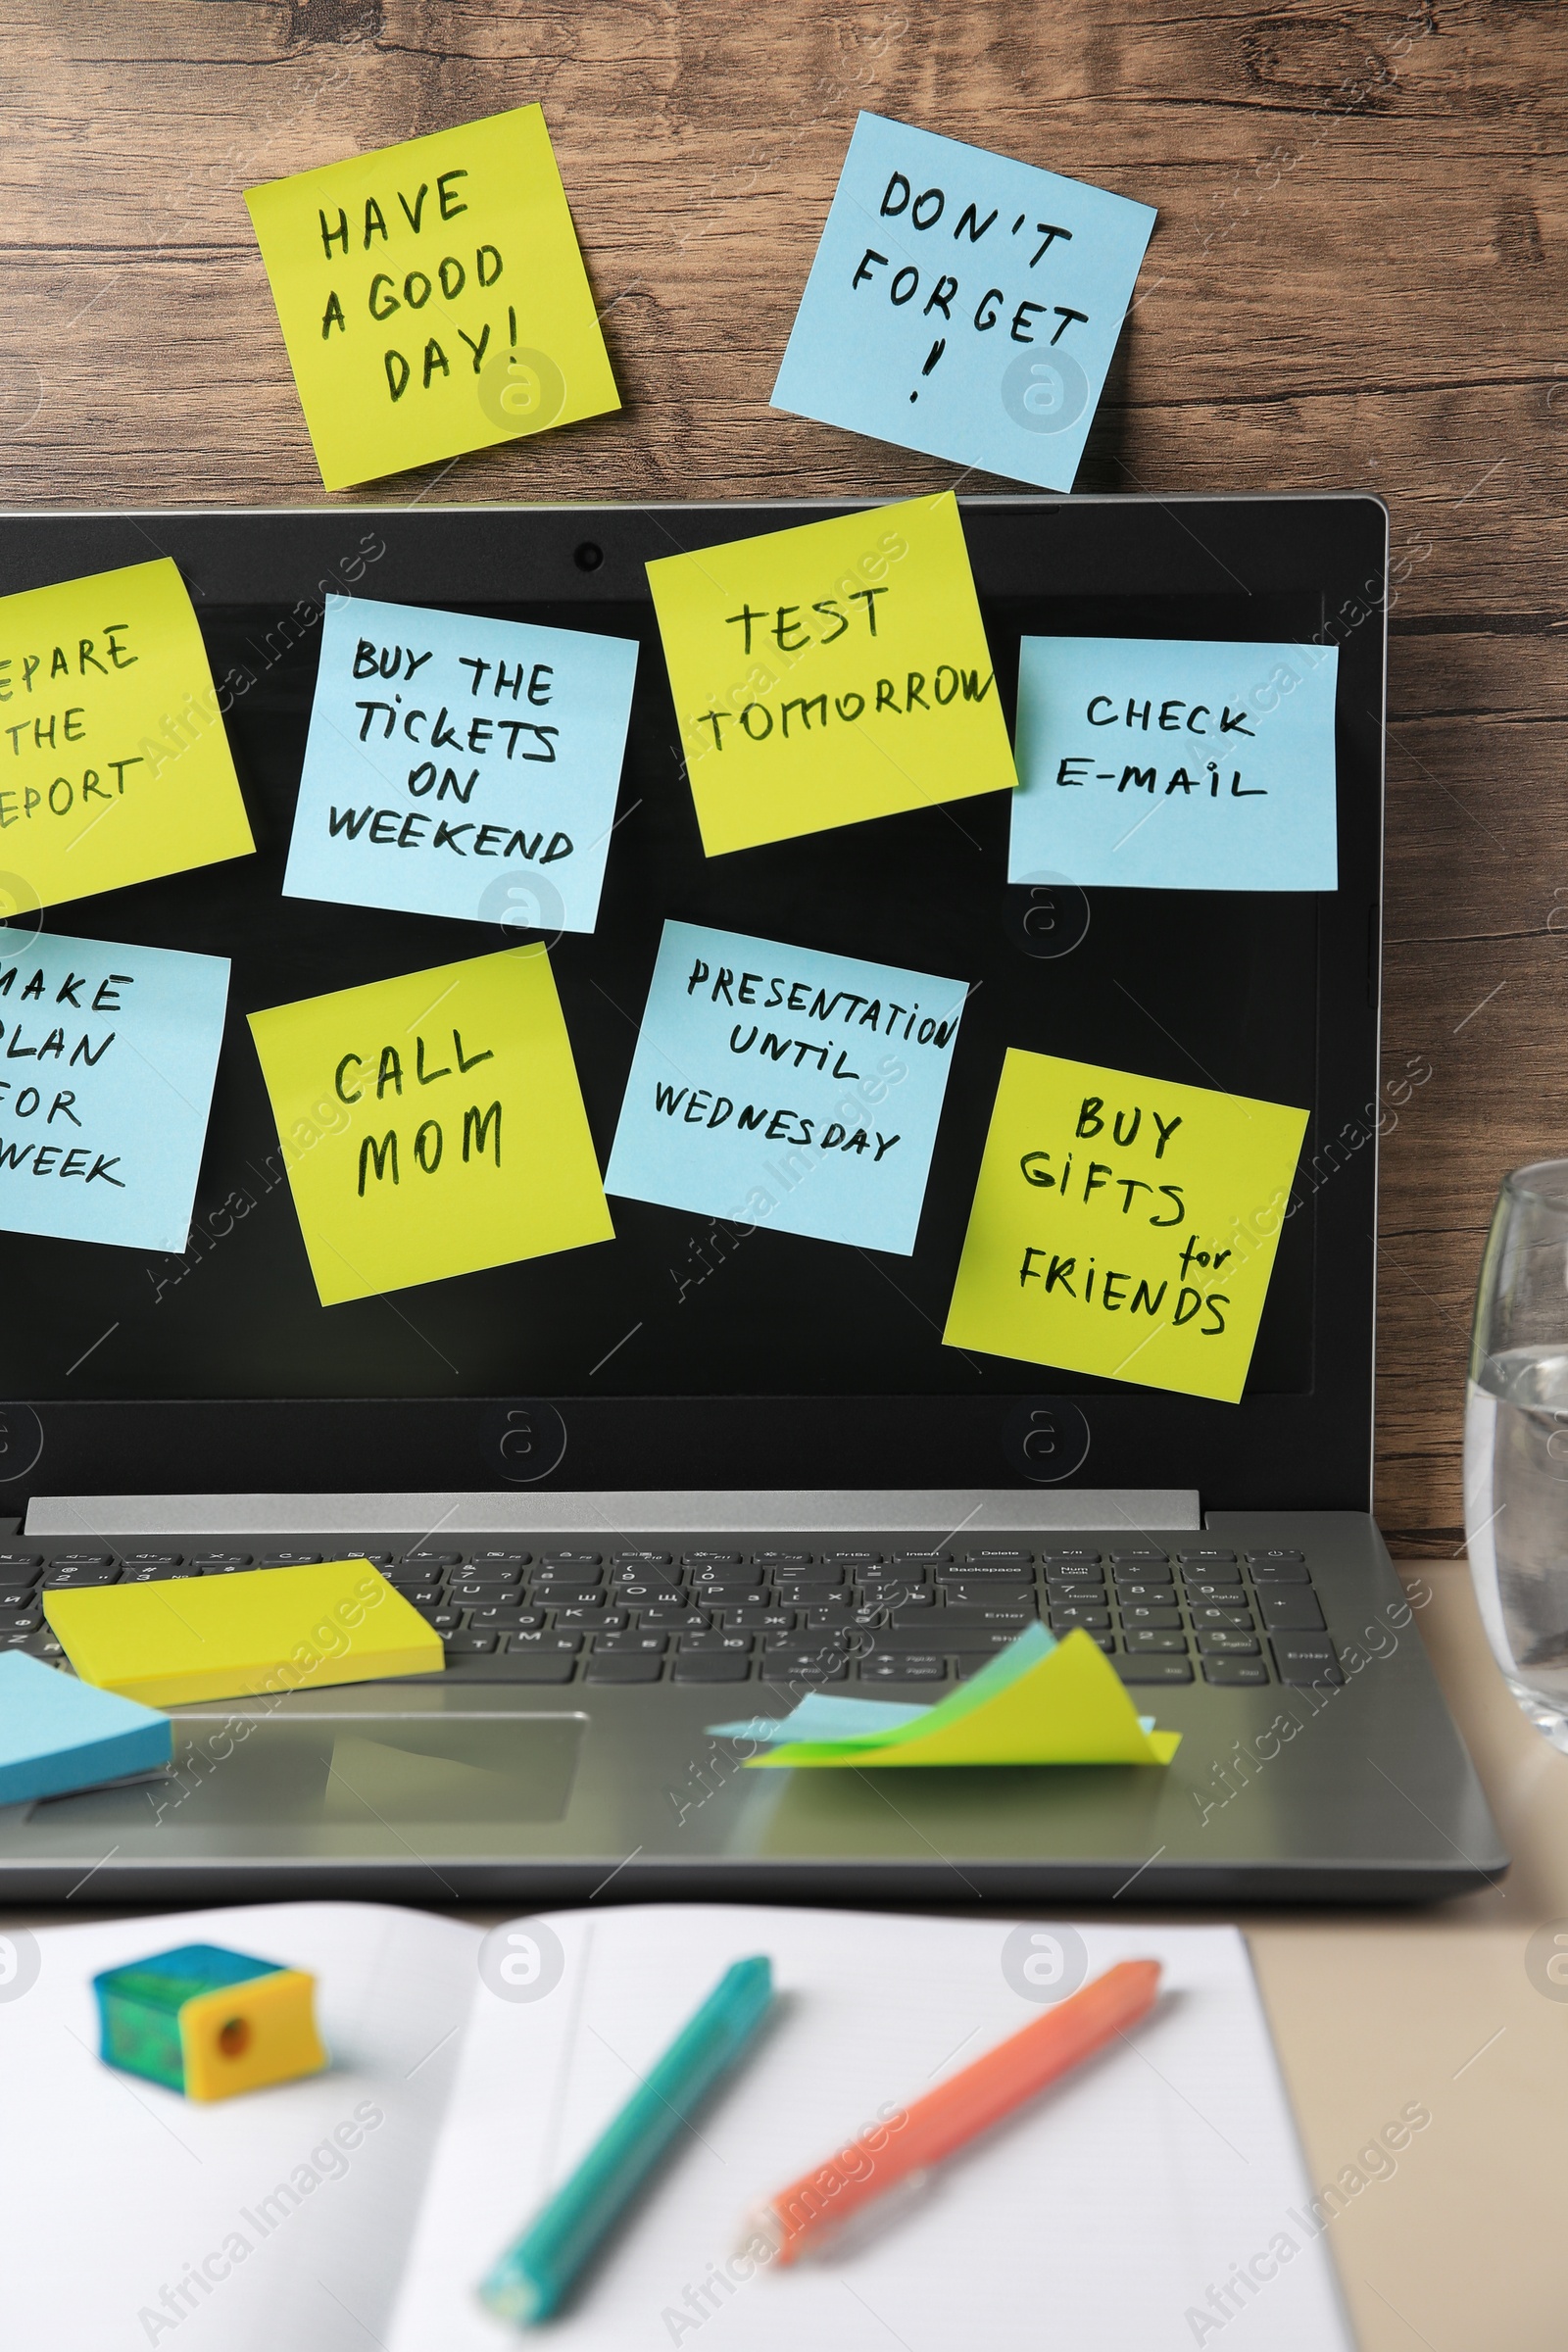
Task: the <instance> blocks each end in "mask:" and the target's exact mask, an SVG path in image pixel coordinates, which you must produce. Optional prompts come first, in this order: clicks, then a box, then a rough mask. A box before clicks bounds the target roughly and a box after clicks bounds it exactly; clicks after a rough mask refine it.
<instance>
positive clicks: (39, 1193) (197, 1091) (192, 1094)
mask: <svg viewBox="0 0 1568 2352" xmlns="http://www.w3.org/2000/svg"><path fill="white" fill-rule="evenodd" d="M227 1001H228V958H227V956H192V955H189V954H187V953H186V952H185V951H184V950H183V949H177V948H128V947H126V946H124V945H123V942H118V941H116V942H110V941H106V940H98V939H64V938H60V937H56V936H53V935H51V934H50V933H48V932H42V933H36V932H23V931H15V930H4V929H0V1039H3V1042H0V1229H4V1230H5V1231H8V1232H11V1233H37V1234H49V1235H53V1236H55V1237H56V1238H58V1239H59V1240H62V1241H71V1242H118V1243H119V1244H121V1245H122V1246H123V1248H126V1249H135V1250H176V1251H178V1250H183V1249H184V1247H185V1244H186V1242H187V1241H188V1240H189V1239H190V1218H191V1208H192V1205H193V1203H194V1201H195V1198H196V1179H197V1177H198V1175H199V1174H200V1172H201V1161H202V1147H203V1145H204V1144H205V1142H206V1140H207V1115H208V1112H209V1110H210V1108H211V1106H212V1100H213V1080H214V1077H215V1075H216V1073H217V1069H218V1054H219V1048H220V1047H221V1044H222V1039H223V1012H224V1007H225V1005H226V1004H227Z"/></svg>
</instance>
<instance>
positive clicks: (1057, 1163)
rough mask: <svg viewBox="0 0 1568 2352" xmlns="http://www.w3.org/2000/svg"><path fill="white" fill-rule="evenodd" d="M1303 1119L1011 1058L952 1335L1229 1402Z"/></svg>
mask: <svg viewBox="0 0 1568 2352" xmlns="http://www.w3.org/2000/svg"><path fill="white" fill-rule="evenodd" d="M1306 1118H1307V1114H1306V1112H1305V1111H1304V1110H1298V1109H1295V1108H1293V1107H1292V1106H1291V1105H1289V1104H1287V1103H1263V1102H1257V1101H1254V1100H1252V1099H1251V1098H1250V1097H1248V1096H1245V1095H1227V1094H1220V1093H1218V1092H1215V1091H1212V1090H1211V1089H1209V1088H1207V1087H1197V1086H1175V1085H1171V1084H1168V1083H1167V1082H1166V1081H1165V1080H1163V1079H1155V1078H1150V1077H1147V1076H1142V1075H1139V1074H1138V1073H1135V1072H1132V1071H1128V1070H1111V1069H1102V1068H1100V1067H1099V1066H1098V1065H1097V1064H1095V1063H1093V1062H1086V1061H1064V1060H1060V1059H1058V1058H1057V1057H1056V1056H1055V1055H1054V1054H1026V1053H1022V1052H1019V1051H1018V1050H1017V1049H1012V1050H1010V1051H1009V1052H1008V1054H1007V1055H1006V1058H1005V1063H1004V1065H1003V1073H1002V1083H1001V1085H1000V1086H999V1088H998V1090H997V1099H996V1103H995V1106H994V1108H993V1110H992V1113H991V1124H990V1130H989V1132H988V1134H987V1136H986V1144H985V1153H984V1157H983V1158H982V1160H981V1164H980V1179H979V1182H978V1184H977V1185H976V1187H975V1196H974V1204H973V1206H972V1208H971V1209H970V1212H969V1225H968V1231H967V1232H966V1234H965V1236H964V1243H963V1254H962V1257H961V1259H960V1261H959V1265H958V1276H957V1281H956V1285H955V1287H954V1292H953V1300H952V1303H951V1305H950V1307H949V1309H948V1321H947V1329H946V1330H945V1332H944V1333H943V1338H944V1340H945V1341H946V1342H947V1344H948V1345H949V1346H950V1347H954V1348H971V1349H974V1350H977V1351H979V1352H981V1353H984V1354H988V1355H1001V1356H1011V1357H1014V1358H1016V1359H1018V1360H1020V1361H1022V1362H1025V1363H1032V1364H1052V1365H1054V1366H1057V1367H1059V1368H1060V1369H1062V1370H1064V1371H1070V1372H1092V1373H1098V1374H1101V1375H1103V1376H1104V1377H1105V1378H1107V1379H1111V1380H1128V1381H1134V1382H1136V1383H1137V1384H1138V1385H1139V1386H1140V1387H1142V1388H1152V1389H1172V1390H1176V1391H1178V1392H1179V1393H1180V1394H1182V1395H1184V1396H1190V1397H1219V1398H1222V1399H1224V1400H1225V1401H1227V1402H1230V1403H1235V1402H1236V1401H1237V1400H1238V1399H1239V1398H1240V1397H1241V1394H1242V1389H1243V1386H1244V1384H1245V1382H1246V1379H1247V1368H1248V1365H1249V1363H1250V1361H1251V1355H1252V1346H1253V1342H1254V1341H1255V1339H1256V1337H1257V1326H1258V1321H1259V1318H1260V1316H1261V1315H1262V1312H1263V1301H1264V1299H1265V1298H1266V1297H1267V1294H1268V1284H1269V1276H1270V1274H1271V1273H1272V1271H1273V1266H1274V1253H1275V1250H1276V1248H1277V1246H1278V1242H1279V1235H1280V1229H1281V1226H1282V1225H1283V1223H1284V1219H1285V1216H1286V1213H1287V1209H1288V1205H1289V1201H1290V1191H1291V1183H1292V1179H1293V1178H1294V1176H1295V1173H1296V1163H1297V1160H1298V1157H1299V1153H1300V1149H1301V1138H1302V1136H1303V1135H1304V1134H1305V1132H1306Z"/></svg>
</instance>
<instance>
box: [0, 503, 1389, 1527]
mask: <svg viewBox="0 0 1568 2352" xmlns="http://www.w3.org/2000/svg"><path fill="white" fill-rule="evenodd" d="M879 503H884V502H874V501H867V500H842V501H821V502H789V503H779V504H774V505H762V504H759V505H748V506H737V505H704V506H662V507H642V508H630V507H603V506H582V507H488V506H466V507H445V508H437V509H423V508H413V509H410V508H384V507H376V506H369V505H358V504H344V505H341V506H337V507H330V508H317V509H271V510H244V509H231V510H221V511H216V512H194V511H192V512H186V511H175V512H148V513H140V514H120V515H106V514H90V513H75V514H39V515H11V516H9V517H8V518H7V524H6V529H5V532H4V535H3V538H0V594H10V593H12V592H14V591H17V590H20V589H24V588H30V587H38V586H44V585H47V584H50V583H52V582H55V581H60V580H69V579H72V578H75V577H78V576H81V575H83V574H85V573H88V572H93V571H101V570H107V569H110V568H113V567H115V566H118V565H121V564H134V563H140V562H144V561H146V560H147V559H148V558H149V557H151V556H154V555H165V556H169V557H172V559H173V561H174V562H175V563H176V564H178V566H179V568H180V571H181V573H182V575H183V576H184V578H185V581H186V583H187V586H188V587H189V589H190V592H191V595H192V598H193V601H194V603H195V606H196V610H197V613H198V614H199V613H200V612H201V609H202V607H203V605H204V604H207V603H211V604H224V603H240V602H243V603H246V604H252V605H254V604H257V603H275V604H277V605H278V606H279V607H280V608H289V607H293V606H294V605H296V604H297V603H300V602H302V601H312V602H317V603H319V600H320V597H321V596H322V594H323V593H324V592H325V591H326V590H328V589H331V590H334V591H337V592H341V591H343V590H345V589H350V590H351V588H352V580H351V578H347V577H345V569H344V567H345V565H346V564H351V563H352V559H353V557H354V555H355V553H356V552H357V551H359V550H360V549H361V545H362V541H363V540H364V538H365V535H366V534H373V535H374V536H375V538H376V539H377V540H379V541H380V542H381V543H382V552H380V553H379V554H378V556H377V558H376V561H375V567H374V594H375V595H376V596H377V597H379V598H384V599H386V600H387V601H389V602H395V601H397V600H399V599H400V598H402V599H406V600H408V601H411V602H416V601H417V602H419V603H426V604H429V603H440V602H441V601H443V600H446V599H450V600H453V601H456V602H460V601H462V600H464V599H471V598H473V597H474V596H476V595H481V594H482V595H483V596H484V597H485V598H486V599H495V600H498V601H506V600H509V599H515V600H516V601H518V602H522V601H526V602H528V603H531V604H537V603H538V602H540V601H541V600H550V601H554V602H557V603H560V604H562V605H568V606H571V607H575V608H578V609H581V610H583V611H591V610H592V609H593V608H594V607H595V606H596V605H601V604H611V603H617V602H624V601H627V600H635V601H639V602H644V601H646V600H647V582H646V577H645V574H644V570H643V566H644V564H646V563H647V562H648V561H650V560H651V559H653V558H655V557H659V556H664V555H670V554H674V553H676V552H678V551H681V550H685V549H691V548H700V547H702V546H705V545H712V544H716V543H718V542H721V541H723V540H727V539H732V538H741V537H745V536H749V535H751V534H753V533H757V532H762V531H768V530H779V529H785V528H788V527H789V526H790V525H792V524H797V523H802V522H809V521H812V520H816V519H820V518H821V517H822V516H824V515H829V514H837V513H850V512H855V511H859V510H864V509H866V508H868V507H871V506H874V505H876V504H879ZM960 505H961V508H962V512H963V518H964V526H965V531H966V536H967V539H968V545H969V552H970V559H971V563H972V565H973V569H974V574H975V581H976V586H977V588H978V590H979V593H980V598H981V602H982V606H984V605H985V604H986V602H987V601H988V600H989V599H992V598H1010V597H1026V596H1028V595H1030V594H1031V593H1035V594H1039V593H1040V592H1041V591H1042V588H1043V587H1044V586H1045V585H1047V584H1048V583H1049V585H1050V586H1051V587H1052V588H1053V589H1054V591H1055V592H1057V593H1059V589H1060V583H1061V581H1062V580H1063V579H1064V578H1065V579H1069V580H1071V581H1072V582H1073V583H1074V584H1075V585H1076V586H1077V587H1078V588H1079V589H1081V591H1082V593H1083V594H1084V595H1086V596H1115V595H1116V594H1118V593H1120V594H1123V595H1126V594H1129V593H1132V592H1134V591H1135V590H1136V592H1137V593H1139V594H1140V595H1150V594H1163V595H1168V596H1172V597H1177V598H1180V597H1182V596H1193V597H1200V596H1203V595H1213V594H1216V593H1225V594H1228V595H1231V596H1234V595H1235V594H1236V593H1237V592H1238V590H1241V591H1244V592H1246V593H1249V594H1255V595H1273V594H1279V593H1292V594H1298V595H1299V594H1302V593H1303V592H1304V593H1309V594H1311V595H1312V596H1314V597H1315V598H1317V599H1318V600H1319V601H1320V610H1321V613H1322V615H1323V619H1322V632H1323V636H1324V638H1325V641H1329V642H1333V643H1336V644H1337V645H1338V646H1339V648H1340V686H1339V709H1338V720H1337V728H1338V743H1339V750H1340V795H1339V839H1340V887H1339V890H1338V892H1337V893H1336V894H1334V895H1333V896H1332V897H1329V896H1324V897H1322V898H1320V899H1319V901H1318V908H1319V918H1318V919H1319V935H1318V948H1319V953H1318V958H1317V969H1318V991H1317V1005H1316V1033H1317V1040H1318V1054H1317V1068H1318V1082H1317V1088H1316V1099H1315V1103H1314V1118H1313V1128H1312V1134H1313V1136H1314V1137H1315V1138H1316V1139H1318V1156H1317V1161H1315V1162H1313V1163H1311V1164H1308V1163H1306V1162H1305V1161H1303V1166H1302V1169H1301V1171H1300V1172H1299V1177H1298V1189H1299V1192H1300V1193H1301V1195H1302V1201H1303V1205H1308V1204H1309V1207H1310V1213H1311V1214H1312V1216H1313V1218H1314V1222H1315V1249H1314V1267H1315V1273H1314V1299H1313V1333H1314V1343H1313V1372H1312V1379H1311V1383H1310V1386H1309V1387H1308V1388H1307V1389H1306V1390H1304V1391H1303V1392H1300V1393H1296V1394H1289V1395H1273V1396H1270V1395H1263V1396H1256V1397H1245V1398H1244V1399H1243V1401H1242V1402H1241V1403H1240V1404H1238V1405H1231V1404H1221V1403H1214V1402H1210V1401H1207V1400H1204V1399H1201V1398H1197V1397H1179V1396H1173V1395H1166V1394H1163V1393H1158V1392H1152V1391H1138V1392H1128V1393H1125V1394H1115V1395H1106V1394H1096V1395H1093V1396H1077V1397H1075V1396H1074V1395H1073V1394H1072V1391H1071V1384H1070V1382H1069V1383H1067V1385H1066V1388H1065V1391H1064V1392H1063V1391H1058V1392H1056V1393H1054V1394H1046V1393H1044V1392H1042V1393H1041V1394H1039V1395H1038V1396H1036V1395H1032V1394H1031V1393H1030V1392H1029V1390H1028V1387H1027V1379H1028V1368H1027V1367H1025V1366H1020V1367H1019V1386H1018V1389H1017V1391H1016V1392H1015V1393H1013V1394H1010V1395H1008V1396H1005V1397H1000V1396H997V1395H987V1396H984V1397H955V1396H951V1395H946V1396H897V1397H882V1396H864V1395H860V1396H849V1397H845V1396H834V1397H825V1396H817V1397H602V1396H601V1397H586V1398H584V1397H554V1398H524V1397H495V1398H466V1399H462V1400H451V1399H444V1398H442V1399H431V1398H423V1397H417V1398H414V1397H411V1398H408V1399H402V1400H393V1401H388V1400H384V1399H356V1398H342V1399H336V1400H330V1401H326V1402H322V1401H320V1400H318V1399H289V1398H281V1399H275V1400H261V1401H258V1400H255V1399H226V1398H210V1397H209V1398H191V1399H186V1400H182V1401H170V1400H166V1399H162V1398H160V1399H156V1400H154V1399H145V1400H124V1399H118V1400H102V1399H99V1400H81V1401H75V1400H72V1401H45V1402H32V1403H28V1402H27V1401H26V1400H25V1398H21V1399H18V1400H17V1402H16V1403H14V1404H11V1405H8V1406H5V1407H3V1408H0V1412H3V1415H4V1440H3V1444H0V1507H5V1508H8V1509H13V1510H19V1511H20V1510H21V1509H23V1508H24V1507H25V1502H26V1499H27V1497H28V1495H30V1494H31V1493H33V1492H40V1493H41V1492H49V1493H53V1494H62V1493H73V1494H82V1495H89V1494H95V1493H97V1494H116V1493H129V1492H140V1493H163V1492H167V1493H177V1492H189V1491H196V1490H200V1491H202V1492H206V1493H236V1494H239V1493H248V1492H273V1493H275V1492H280V1491H294V1492H300V1493H310V1492H321V1493H329V1492H333V1491H339V1490H344V1489H353V1490H358V1491H368V1490H374V1489H388V1490H392V1489H397V1490H403V1491H407V1490H410V1489H414V1488H418V1489H423V1490H428V1491H441V1490H449V1489H450V1490H463V1491H472V1490H476V1489H477V1490H483V1489H486V1488H495V1489H498V1490H505V1489H507V1488H509V1487H511V1488H516V1487H518V1486H523V1485H526V1486H536V1487H541V1488H552V1487H554V1488H564V1489H572V1490H584V1489H731V1490H733V1489H742V1488H755V1489H788V1488H792V1487H811V1488H835V1487H858V1488H866V1489H872V1490H875V1489H893V1490H897V1489H912V1488H929V1487H938V1486H941V1487H951V1488H964V1487H1020V1488H1026V1487H1028V1486H1030V1485H1052V1486H1059V1487H1063V1488H1070V1487H1072V1486H1075V1485H1076V1486H1086V1487H1094V1488H1097V1489H1106V1488H1143V1489H1149V1488H1159V1487H1164V1488H1196V1489H1197V1490H1198V1491H1199V1492H1200V1494H1201V1496H1202V1499H1203V1503H1204V1505H1205V1507H1207V1508H1224V1509H1232V1510H1236V1509H1246V1508H1255V1507H1259V1506H1270V1507H1285V1506H1288V1507H1295V1508H1315V1509H1330V1508H1338V1509H1366V1508H1369V1507H1370V1495H1371V1434H1372V1397H1373V1341H1374V1270H1375V1236H1376V1201H1377V1128H1378V1123H1379V1120H1378V1103H1379V1092H1378V1011H1379V1004H1378V1000H1379V966H1380V956H1379V943H1380V934H1381V921H1380V916H1381V896H1382V838H1383V727H1384V711H1385V679H1386V652H1387V565H1388V517H1387V513H1386V510H1385V509H1384V507H1383V506H1382V504H1381V502H1380V501H1378V500H1376V499H1374V498H1371V497H1367V496H1364V495H1358V494H1344V495H1341V494H1336V493H1322V494H1315V495H1314V494H1308V495H1302V496H1290V497H1249V496H1237V497H1226V498H1207V497H1186V498H1157V499H1156V498H1149V497H1142V496H1128V497H1119V498H1089V497H1085V498H1051V497H1016V498H1014V497H1007V496H1003V497H995V498H972V499H963V500H961V501H960ZM1323 1139H1334V1140H1333V1142H1332V1143H1331V1144H1329V1145H1327V1146H1325V1144H1324V1142H1323ZM1310 1148H1311V1147H1310V1146H1309V1149H1310ZM1064 1465H1065V1467H1064Z"/></svg>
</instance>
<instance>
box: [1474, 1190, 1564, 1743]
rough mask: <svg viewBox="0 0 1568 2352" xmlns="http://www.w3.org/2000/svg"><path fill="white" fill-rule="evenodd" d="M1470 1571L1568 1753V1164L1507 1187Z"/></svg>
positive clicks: (1486, 1285) (1478, 1445) (1479, 1402)
mask: <svg viewBox="0 0 1568 2352" xmlns="http://www.w3.org/2000/svg"><path fill="white" fill-rule="evenodd" d="M1464 1524H1465V1536H1466V1538H1467V1541H1468V1544H1469V1551H1470V1573H1471V1575H1472V1576H1473V1577H1474V1579H1475V1588H1476V1597H1477V1599H1478V1601H1479V1602H1480V1604H1481V1616H1482V1621H1483V1623H1484V1624H1485V1626H1486V1629H1487V1639H1488V1640H1489V1641H1490V1642H1491V1643H1492V1650H1493V1655H1494V1656H1495V1659H1496V1661H1497V1664H1498V1665H1499V1666H1500V1667H1501V1669H1502V1673H1503V1678H1504V1680H1505V1681H1506V1683H1507V1685H1508V1688H1509V1690H1510V1691H1512V1692H1513V1694H1514V1696H1515V1698H1516V1699H1517V1700H1518V1701H1519V1704H1520V1706H1521V1707H1523V1709H1524V1711H1525V1713H1526V1714H1527V1715H1528V1716H1529V1718H1530V1720H1531V1722H1532V1723H1533V1724H1535V1725H1536V1727H1537V1728H1538V1730H1540V1731H1543V1732H1544V1733H1545V1735H1546V1738H1547V1739H1548V1740H1550V1741H1551V1742H1552V1745H1553V1746H1554V1747H1559V1748H1561V1749H1563V1750H1564V1752H1565V1753H1568V1159H1544V1160H1538V1161H1536V1162H1535V1164H1534V1165H1533V1166H1531V1167H1528V1168H1516V1169H1515V1170H1514V1172H1513V1174H1512V1175H1511V1176H1507V1177H1505V1178H1504V1179H1503V1186H1502V1191H1501V1193H1500V1194H1499V1195H1498V1199H1497V1206H1496V1210H1495V1214H1494V1216H1493V1219H1492V1231H1491V1233H1490V1234H1489V1235H1488V1237H1487V1248H1486V1254H1485V1256H1484V1257H1483V1259H1482V1261H1481V1285H1480V1289H1479V1291H1478V1293H1477V1296H1476V1316H1475V1328H1474V1331H1473V1334H1472V1337H1471V1345H1470V1379H1469V1385H1468V1392H1467V1396H1466V1400H1465V1424H1464Z"/></svg>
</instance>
